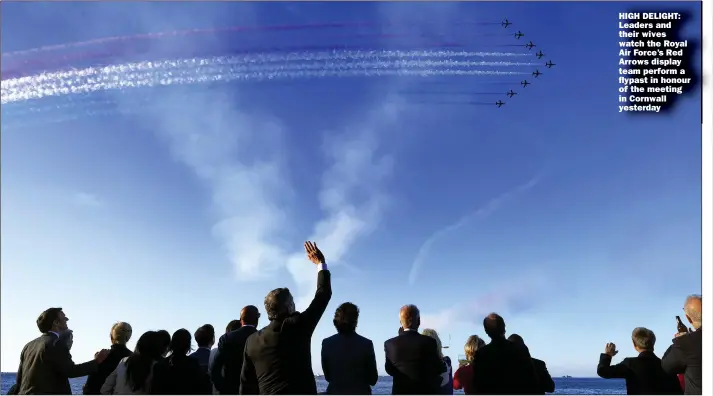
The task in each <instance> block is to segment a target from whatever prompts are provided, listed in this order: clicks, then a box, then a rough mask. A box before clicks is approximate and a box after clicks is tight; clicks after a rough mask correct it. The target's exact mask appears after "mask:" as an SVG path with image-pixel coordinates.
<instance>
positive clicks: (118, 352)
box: [82, 344, 131, 395]
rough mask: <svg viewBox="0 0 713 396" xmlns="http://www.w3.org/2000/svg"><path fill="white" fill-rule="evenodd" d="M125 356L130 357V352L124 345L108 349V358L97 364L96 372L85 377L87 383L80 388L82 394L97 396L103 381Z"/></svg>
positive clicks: (116, 345) (115, 345)
mask: <svg viewBox="0 0 713 396" xmlns="http://www.w3.org/2000/svg"><path fill="white" fill-rule="evenodd" d="M127 356H131V351H130V350H129V348H127V347H126V345H119V344H114V345H112V346H111V349H109V356H107V357H106V359H104V361H103V362H101V363H100V364H99V368H98V369H97V372H96V373H94V374H89V377H87V382H85V383H84V386H83V387H82V393H83V394H85V395H98V394H99V392H100V390H101V387H102V385H104V381H106V379H107V378H108V377H109V375H110V374H111V373H112V372H113V371H114V370H115V369H116V366H117V365H118V364H119V362H120V361H121V360H122V359H123V358H125V357H127Z"/></svg>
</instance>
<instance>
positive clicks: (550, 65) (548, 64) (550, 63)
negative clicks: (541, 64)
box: [545, 61, 556, 68]
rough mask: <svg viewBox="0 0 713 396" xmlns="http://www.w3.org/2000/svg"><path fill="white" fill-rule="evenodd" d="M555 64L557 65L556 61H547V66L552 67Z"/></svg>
mask: <svg viewBox="0 0 713 396" xmlns="http://www.w3.org/2000/svg"><path fill="white" fill-rule="evenodd" d="M554 65H556V63H552V61H549V62H547V63H545V66H547V67H548V68H552V66H554Z"/></svg>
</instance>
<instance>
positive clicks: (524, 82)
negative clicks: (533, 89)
mask: <svg viewBox="0 0 713 396" xmlns="http://www.w3.org/2000/svg"><path fill="white" fill-rule="evenodd" d="M520 84H522V87H523V88H525V87H527V86H528V85H530V84H532V83H531V82H527V80H524V81H523V82H521V83H520Z"/></svg>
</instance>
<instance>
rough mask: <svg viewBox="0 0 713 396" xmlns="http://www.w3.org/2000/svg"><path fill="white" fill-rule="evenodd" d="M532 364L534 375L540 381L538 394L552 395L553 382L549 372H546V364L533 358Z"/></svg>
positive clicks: (553, 389)
mask: <svg viewBox="0 0 713 396" xmlns="http://www.w3.org/2000/svg"><path fill="white" fill-rule="evenodd" d="M532 364H533V365H534V366H535V373H536V374H537V379H539V381H540V392H539V393H538V394H539V395H544V394H545V393H553V392H554V391H555V382H554V381H553V380H552V376H551V375H550V372H549V371H547V364H545V362H544V361H542V360H540V359H535V358H532Z"/></svg>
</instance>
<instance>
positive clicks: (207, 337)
mask: <svg viewBox="0 0 713 396" xmlns="http://www.w3.org/2000/svg"><path fill="white" fill-rule="evenodd" d="M193 337H195V339H196V344H198V346H199V347H204V348H206V347H209V346H210V344H211V343H212V342H215V329H214V328H213V326H212V325H209V324H204V325H203V326H201V327H199V328H198V330H196V332H195V333H193Z"/></svg>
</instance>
